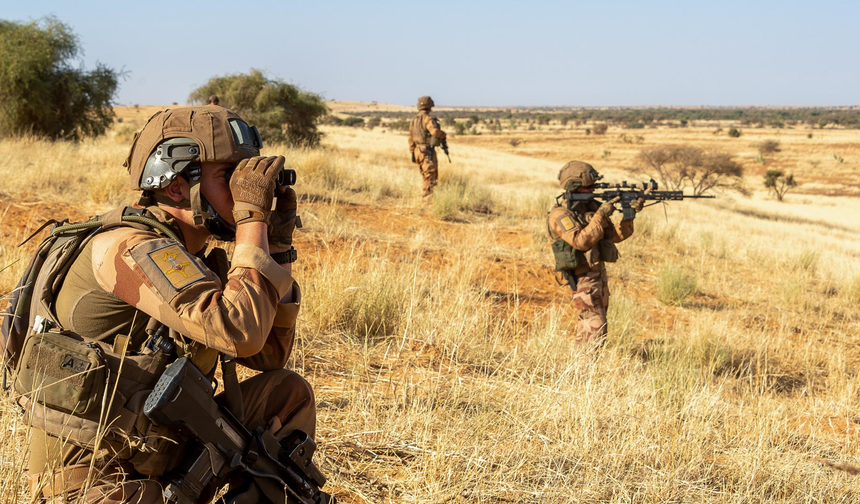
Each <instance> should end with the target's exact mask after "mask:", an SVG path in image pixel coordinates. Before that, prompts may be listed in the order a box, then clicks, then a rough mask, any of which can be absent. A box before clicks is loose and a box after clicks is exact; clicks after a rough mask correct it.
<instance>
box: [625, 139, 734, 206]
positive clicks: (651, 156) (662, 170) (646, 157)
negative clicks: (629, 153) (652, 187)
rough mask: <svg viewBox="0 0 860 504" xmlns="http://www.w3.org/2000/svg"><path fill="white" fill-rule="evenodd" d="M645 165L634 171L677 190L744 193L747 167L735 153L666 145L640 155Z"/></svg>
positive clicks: (698, 192)
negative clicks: (690, 189)
mask: <svg viewBox="0 0 860 504" xmlns="http://www.w3.org/2000/svg"><path fill="white" fill-rule="evenodd" d="M638 160H639V162H640V163H642V165H644V166H640V167H637V168H636V169H635V170H634V171H636V172H638V173H642V174H645V175H647V176H650V177H652V178H657V179H659V180H660V182H661V183H662V185H663V186H664V187H666V188H667V189H670V190H673V191H677V190H681V189H683V188H684V187H686V186H688V185H689V186H691V187H692V188H693V194H694V195H701V194H704V193H706V192H708V191H710V190H711V189H732V190H735V191H738V192H740V193H742V194H746V193H747V190H746V188H745V187H744V185H743V174H744V170H743V166H741V165H740V164H739V163H738V162H737V161H735V160H734V157H733V156H732V155H731V154H728V153H725V152H710V151H706V150H704V149H702V148H700V147H692V146H688V145H664V146H660V147H654V148H652V149H645V150H643V151H641V152H640V153H639V156H638Z"/></svg>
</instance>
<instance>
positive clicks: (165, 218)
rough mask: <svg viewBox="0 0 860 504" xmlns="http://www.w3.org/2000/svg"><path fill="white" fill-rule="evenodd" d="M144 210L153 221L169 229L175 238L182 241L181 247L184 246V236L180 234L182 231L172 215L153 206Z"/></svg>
mask: <svg viewBox="0 0 860 504" xmlns="http://www.w3.org/2000/svg"><path fill="white" fill-rule="evenodd" d="M145 210H146V211H147V212H149V213H150V214H152V216H153V217H155V220H157V221H158V222H161V223H162V224H164V225H165V226H167V227H169V228H170V230H171V231H173V232H174V233H175V234H176V236H178V237H180V238H181V239H182V246H183V247H184V246H185V235H183V234H182V229H181V228H180V227H179V224H177V223H176V219H174V218H173V216H172V215H170V214H169V213H167V212H165V211H164V210H162V209H161V208H159V207H157V206H155V205H152V206H148V207H146V208H145Z"/></svg>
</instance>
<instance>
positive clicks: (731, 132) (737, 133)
mask: <svg viewBox="0 0 860 504" xmlns="http://www.w3.org/2000/svg"><path fill="white" fill-rule="evenodd" d="M728 135H729V136H730V137H732V138H738V137H739V136H741V130H739V129H737V128H735V127H734V126H732V127H731V128H729V133H728Z"/></svg>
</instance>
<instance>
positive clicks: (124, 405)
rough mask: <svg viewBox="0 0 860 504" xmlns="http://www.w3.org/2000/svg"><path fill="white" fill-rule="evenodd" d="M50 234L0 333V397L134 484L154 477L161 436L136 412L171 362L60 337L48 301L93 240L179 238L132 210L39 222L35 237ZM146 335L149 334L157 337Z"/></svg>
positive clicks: (161, 459)
mask: <svg viewBox="0 0 860 504" xmlns="http://www.w3.org/2000/svg"><path fill="white" fill-rule="evenodd" d="M49 224H54V227H53V228H52V230H51V234H50V235H49V236H48V237H47V238H45V239H44V240H43V241H42V242H41V243H40V244H39V246H38V247H37V249H36V253H35V254H34V255H33V257H32V259H31V260H30V263H29V265H28V266H27V268H26V270H25V272H24V274H23V276H22V277H21V280H20V281H19V282H18V285H17V287H16V288H15V291H14V293H13V295H12V298H11V300H10V304H9V307H8V308H7V310H6V314H5V316H4V318H3V323H2V327H0V332H1V333H2V338H0V350H2V359H3V360H4V362H5V365H4V369H3V388H4V389H5V390H7V391H8V390H9V389H10V388H12V387H14V391H15V393H16V394H17V401H18V403H19V404H20V405H21V406H22V407H23V408H24V411H25V413H26V417H27V420H28V423H29V424H31V425H33V426H34V427H36V428H39V429H42V430H44V431H45V432H46V433H47V434H49V435H52V436H55V437H58V438H60V439H63V440H64V441H68V442H70V443H72V444H74V445H76V446H80V447H82V448H85V449H89V450H95V449H96V448H107V449H108V450H109V452H110V453H111V455H112V456H116V457H117V458H120V459H130V461H131V462H132V464H133V465H134V466H135V469H136V470H137V471H138V472H141V473H143V474H147V475H158V474H161V473H162V472H163V471H164V470H165V469H166V465H167V463H168V460H167V459H168V458H169V457H165V456H163V455H162V456H158V451H159V448H160V447H161V445H162V444H163V443H164V442H165V439H164V438H165V436H166V435H168V434H169V433H168V432H167V431H166V430H165V429H163V428H158V427H156V426H154V425H152V423H151V422H150V421H149V420H148V419H147V418H146V417H145V415H143V404H144V401H145V400H146V397H147V396H148V395H149V392H150V391H151V390H152V388H153V387H154V385H155V383H156V382H157V380H158V378H159V376H160V375H161V374H162V373H163V371H164V369H165V368H166V366H167V364H168V363H169V361H171V360H172V359H173V358H174V357H173V356H172V355H169V354H168V353H167V352H163V351H157V350H156V351H150V352H144V353H136V352H129V351H128V348H127V347H128V343H129V338H128V337H127V336H122V335H119V336H117V337H116V338H115V340H114V341H112V342H104V341H95V340H90V339H88V338H84V337H82V336H80V335H78V334H75V333H73V332H71V331H67V330H65V329H64V328H63V327H62V325H61V324H60V323H59V322H58V320H57V314H56V311H55V306H54V301H55V298H56V295H57V294H58V292H59V290H60V287H61V286H62V284H63V281H64V279H65V276H66V274H67V273H68V271H69V268H70V267H71V265H72V263H73V262H74V261H75V259H76V258H77V257H78V256H79V255H80V253H81V251H82V250H83V249H84V247H85V246H86V245H87V244H88V243H89V242H90V240H92V238H93V237H94V236H95V235H96V234H98V233H100V232H103V231H106V230H109V229H114V228H117V227H120V226H124V227H134V228H137V229H143V230H156V231H158V232H160V233H161V234H164V235H165V236H167V237H169V238H172V239H174V240H177V241H178V237H177V236H176V235H175V234H174V233H173V231H171V230H170V228H168V227H167V226H165V225H164V224H163V223H161V222H159V221H157V220H156V219H155V218H154V216H152V214H150V213H148V212H146V210H145V209H138V208H132V207H125V208H119V209H116V210H114V211H112V212H109V213H107V214H104V215H102V216H97V217H93V218H92V219H90V220H88V221H86V222H81V223H74V224H69V223H67V221H62V222H57V221H48V222H47V223H46V224H45V225H43V226H42V227H41V228H40V229H39V230H37V232H36V233H38V232H39V231H41V230H42V229H44V228H45V227H46V226H47V225H49ZM33 236H35V233H34V235H32V236H31V237H30V238H28V240H29V239H31V238H32V237H33ZM25 242H26V240H25ZM150 326H152V327H153V328H152V332H156V330H161V329H162V328H163V326H161V327H160V328H158V329H156V326H155V325H154V324H150ZM13 370H14V372H12V371H13ZM10 372H12V376H13V377H14V383H13V384H12V385H10V384H9V383H8V380H7V377H8V376H9V374H10Z"/></svg>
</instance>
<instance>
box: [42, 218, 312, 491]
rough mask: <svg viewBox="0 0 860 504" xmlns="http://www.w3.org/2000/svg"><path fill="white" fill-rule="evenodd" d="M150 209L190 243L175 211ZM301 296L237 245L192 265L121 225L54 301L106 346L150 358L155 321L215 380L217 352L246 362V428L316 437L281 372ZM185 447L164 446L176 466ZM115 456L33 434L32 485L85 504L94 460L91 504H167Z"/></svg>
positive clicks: (306, 392) (291, 381) (270, 265)
mask: <svg viewBox="0 0 860 504" xmlns="http://www.w3.org/2000/svg"><path fill="white" fill-rule="evenodd" d="M148 210H149V211H150V212H151V213H152V214H153V215H155V217H156V218H157V219H158V220H160V221H162V222H164V223H166V224H167V225H168V226H169V227H171V228H173V229H174V232H175V233H176V234H177V235H178V236H182V233H181V232H180V230H179V228H178V227H177V226H176V223H175V221H173V220H172V218H170V216H169V215H168V214H167V213H166V212H164V211H162V210H160V209H159V208H157V207H149V208H148ZM300 298H301V294H300V291H299V289H298V285H297V284H295V282H294V281H293V278H292V276H291V275H290V273H288V272H287V271H286V270H285V269H284V268H282V267H281V266H280V265H278V264H277V263H276V262H275V261H273V260H272V259H271V258H270V257H269V255H268V254H266V253H264V252H263V250H261V249H259V248H256V247H254V246H251V245H242V244H239V245H237V246H236V247H235V251H234V253H233V257H232V262H231V263H230V264H228V263H227V260H226V254H223V251H220V249H211V250H210V251H209V253H208V254H206V255H205V256H204V255H203V254H200V255H199V256H195V255H191V254H189V253H188V252H187V251H186V250H185V248H184V246H183V245H182V244H180V243H177V242H175V241H173V240H170V239H168V238H165V237H164V236H162V235H160V234H158V233H156V232H154V231H151V230H142V229H133V228H128V227H122V228H117V229H113V230H109V231H105V232H103V233H101V234H98V235H97V236H96V237H95V238H94V239H93V240H92V241H91V242H90V243H89V244H88V245H87V246H86V247H85V248H84V249H83V251H82V252H81V254H80V256H79V257H78V258H77V259H76V260H75V262H74V263H73V264H72V266H71V268H70V271H69V274H68V276H67V277H66V280H65V283H64V284H63V287H62V288H61V290H60V292H59V294H58V296H57V301H56V310H57V315H58V320H59V321H60V322H61V324H62V325H63V326H64V327H65V328H66V329H68V330H71V331H74V332H76V333H78V334H80V335H82V336H85V337H89V338H93V339H99V340H106V341H111V340H112V339H113V338H115V337H116V336H117V335H119V334H124V335H130V338H131V343H130V346H129V348H130V349H133V350H139V349H141V347H142V345H143V343H144V342H145V340H146V338H147V335H146V334H145V332H144V328H145V326H146V325H147V322H148V320H149V318H150V317H154V318H155V319H157V320H158V321H160V322H162V323H164V324H165V325H167V326H168V327H169V328H170V329H172V330H174V331H176V333H178V334H179V335H181V337H180V338H179V341H177V353H179V354H180V356H181V355H183V354H184V355H187V356H190V358H191V359H192V360H193V361H194V362H195V364H197V366H198V367H199V368H200V369H201V371H203V373H205V374H207V375H208V376H212V375H213V374H214V372H215V366H216V363H217V358H218V354H219V353H220V352H223V353H225V354H228V355H230V356H236V357H238V359H237V362H239V363H240V364H242V365H244V366H247V367H249V368H251V369H254V370H258V371H262V373H261V374H258V375H256V376H254V377H253V378H250V379H247V380H245V381H243V382H241V383H240V388H241V390H242V400H243V406H244V416H245V422H244V424H245V425H246V426H247V427H249V428H250V429H251V430H253V429H254V428H256V427H257V426H263V427H265V428H268V429H270V430H271V431H272V432H273V433H274V434H275V436H276V437H277V438H282V437H284V436H286V435H287V434H289V433H290V432H292V430H294V429H300V430H303V431H305V432H307V433H308V434H309V435H311V436H313V435H314V430H315V423H316V413H315V409H314V396H313V391H312V389H311V386H310V385H309V384H308V383H307V382H306V381H305V380H304V379H303V378H302V377H301V376H299V375H298V374H296V373H294V372H292V371H289V370H286V369H283V368H284V366H285V365H286V363H287V359H288V357H289V355H290V352H291V350H292V345H293V339H294V335H295V320H296V315H297V313H298V308H299V302H300ZM281 300H289V302H279V301H281ZM218 399H219V400H223V398H221V397H219V398H218ZM108 422H110V419H108ZM181 448H182V447H181V446H180V447H179V449H177V448H176V447H174V446H173V445H171V444H170V443H167V442H166V444H165V445H163V446H162V448H161V450H164V451H165V452H171V453H172V454H173V456H172V460H171V461H170V465H169V467H172V466H175V465H176V464H177V463H178V462H179V461H180V460H181V456H182V454H183V450H182V449H181ZM161 450H159V451H161ZM102 452H104V450H102ZM112 456H113V454H110V453H101V452H100V453H97V454H96V455H95V460H93V458H94V456H93V453H92V452H91V451H88V450H85V449H82V448H78V447H76V446H74V445H71V444H67V443H63V442H62V440H60V439H58V438H55V437H52V436H49V435H46V434H45V433H44V432H43V431H40V430H38V429H34V430H33V436H32V440H31V442H30V474H31V475H34V477H33V478H32V479H31V482H32V484H33V488H34V489H35V488H36V486H37V485H38V484H39V480H40V479H41V481H42V485H47V488H46V489H45V490H43V492H42V496H43V497H47V498H50V497H52V496H53V500H54V501H59V500H60V499H61V498H62V497H61V494H62V493H65V499H66V500H69V501H71V500H73V499H76V498H79V497H81V495H80V493H81V491H82V486H83V480H84V479H85V478H86V475H87V472H88V469H89V467H90V464H91V463H93V465H94V474H95V475H96V480H99V479H100V480H101V481H100V482H98V483H96V484H95V485H94V486H92V487H91V488H90V489H89V490H88V491H87V493H86V495H85V496H83V497H84V498H83V501H84V502H105V503H118V502H140V503H160V502H162V495H161V486H162V484H161V482H160V481H158V479H157V477H147V476H144V474H142V473H141V472H140V471H141V470H144V468H143V466H145V464H146V462H144V461H143V460H140V459H136V458H135V457H132V458H131V459H128V460H121V461H120V460H112V459H111V457H112ZM40 473H41V474H40ZM52 474H53V476H52ZM52 488H53V490H52Z"/></svg>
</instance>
